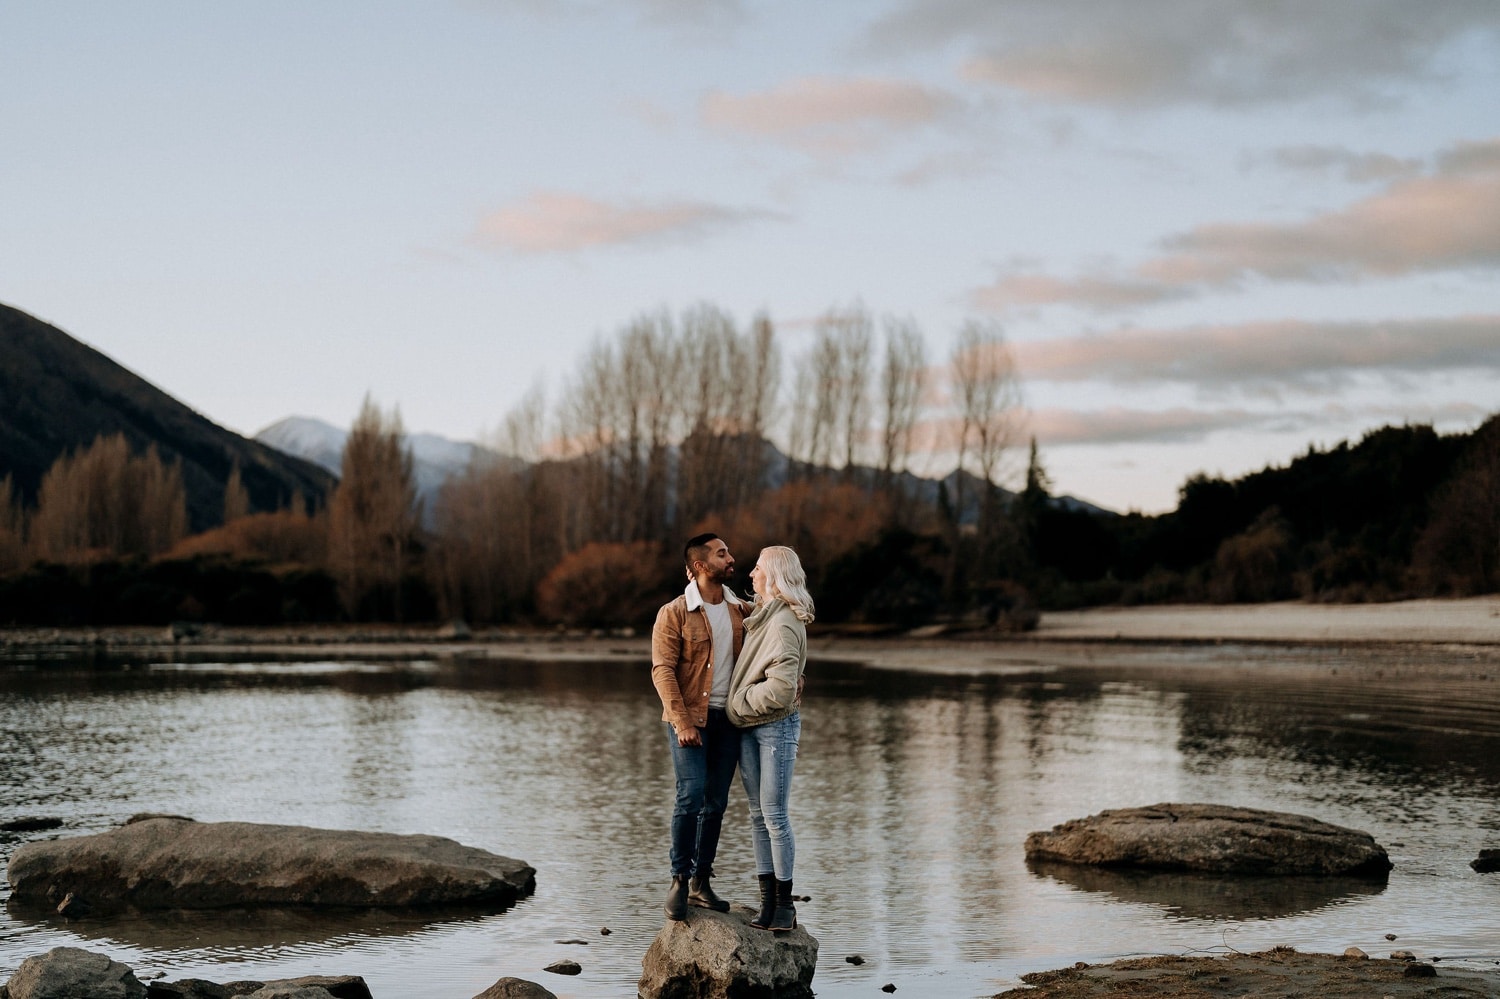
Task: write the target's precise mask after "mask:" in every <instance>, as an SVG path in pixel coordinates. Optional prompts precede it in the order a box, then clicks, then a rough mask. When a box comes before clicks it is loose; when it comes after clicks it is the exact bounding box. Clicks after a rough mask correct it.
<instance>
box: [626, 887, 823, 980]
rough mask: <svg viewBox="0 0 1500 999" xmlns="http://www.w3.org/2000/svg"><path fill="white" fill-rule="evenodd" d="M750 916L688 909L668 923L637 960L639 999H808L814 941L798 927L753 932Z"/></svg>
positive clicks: (736, 909) (739, 910) (742, 911)
mask: <svg viewBox="0 0 1500 999" xmlns="http://www.w3.org/2000/svg"><path fill="white" fill-rule="evenodd" d="M755 914H756V910H755V909H750V908H747V907H745V906H743V905H735V906H731V907H730V910H729V911H728V912H714V911H713V910H712V909H698V908H689V909H688V917H687V919H685V920H682V921H680V922H679V921H676V920H668V921H667V925H666V926H664V927H662V931H661V932H660V933H658V934H657V935H656V939H655V940H654V941H653V942H652V944H651V947H650V949H648V950H647V951H646V956H645V957H644V958H643V959H642V960H641V980H640V984H639V987H638V990H639V994H640V996H641V997H642V999H764V997H768V996H775V997H777V999H811V996H812V994H813V991H812V979H813V969H814V968H815V967H816V965H817V963H818V941H817V940H816V938H814V937H813V936H811V935H810V934H809V933H808V932H807V930H805V929H803V928H802V927H801V926H798V927H797V928H796V929H795V930H792V931H791V932H790V933H772V932H770V931H769V930H761V929H756V928H755V927H753V926H751V925H750V920H751V919H752V918H754V916H755Z"/></svg>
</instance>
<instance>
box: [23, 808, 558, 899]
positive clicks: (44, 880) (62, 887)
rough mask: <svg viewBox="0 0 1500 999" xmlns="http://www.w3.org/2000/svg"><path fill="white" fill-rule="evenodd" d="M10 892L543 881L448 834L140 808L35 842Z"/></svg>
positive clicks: (494, 893)
mask: <svg viewBox="0 0 1500 999" xmlns="http://www.w3.org/2000/svg"><path fill="white" fill-rule="evenodd" d="M9 878H10V884H11V895H12V897H13V898H14V899H16V900H17V901H20V902H27V901H32V902H47V903H50V904H52V905H57V904H58V903H60V902H61V901H62V900H63V899H64V898H66V897H67V896H68V895H69V894H73V895H74V896H75V898H80V897H81V898H82V899H84V900H86V901H87V902H88V903H89V904H90V905H92V906H95V907H100V906H104V907H109V906H123V905H131V906H135V907H136V908H140V909H215V908H222V907H227V906H256V905H308V906H350V907H365V906H372V907H381V908H393V907H417V906H450V905H451V906H486V907H493V908H495V909H502V908H505V907H506V906H509V905H511V904H512V903H514V902H515V901H516V900H517V899H519V898H521V897H523V896H526V895H530V894H531V893H532V892H533V891H535V890H536V871H534V870H532V868H531V867H529V866H527V865H526V864H525V863H524V862H522V861H519V860H513V859H511V858H510V857H502V856H499V855H498V854H494V853H490V852H488V851H487V850H480V849H477V848H475V847H470V846H464V845H462V844H460V843H457V842H454V841H453V840H451V839H445V838H443V837H441V836H398V835H395V834H392V833H369V832H343V831H338V830H332V829H311V828H308V827H306V826H276V825H262V824H259V823H253V822H194V821H193V820H192V819H185V818H182V817H180V816H137V817H135V818H133V819H131V820H130V821H129V822H127V823H126V824H125V825H123V826H121V827H120V828H118V829H112V830H110V831H109V832H105V833H99V834H97V835H93V836H77V837H72V838H69V839H58V840H50V841H47V842H40V843H28V844H26V845H25V846H22V847H20V848H19V849H17V850H16V852H15V853H14V854H12V855H11V858H10V867H9Z"/></svg>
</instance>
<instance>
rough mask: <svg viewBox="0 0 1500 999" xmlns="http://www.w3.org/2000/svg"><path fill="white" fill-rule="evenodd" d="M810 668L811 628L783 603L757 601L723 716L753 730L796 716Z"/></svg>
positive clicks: (777, 601) (735, 667)
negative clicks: (799, 691)
mask: <svg viewBox="0 0 1500 999" xmlns="http://www.w3.org/2000/svg"><path fill="white" fill-rule="evenodd" d="M806 668H807V626H806V625H804V624H803V623H802V622H801V621H799V620H797V615H796V614H794V613H792V608H791V606H790V605H788V604H787V602H786V601H785V600H782V599H780V598H774V599H772V600H769V601H767V600H759V601H757V602H756V604H755V610H753V611H752V612H751V613H750V616H749V617H747V618H746V619H745V644H744V645H743V646H741V648H740V653H739V656H738V657H737V658H736V659H735V661H734V674H733V677H732V678H731V679H730V681H729V703H728V704H726V705H725V708H724V710H725V712H726V713H727V714H728V715H729V721H730V722H731V723H732V724H733V725H735V726H736V727H737V728H752V727H754V726H756V725H765V724H767V723H769V722H773V721H780V720H781V719H783V718H785V717H787V716H788V715H790V714H791V713H792V712H793V711H796V710H797V708H798V707H799V705H798V703H797V681H798V680H800V679H801V678H802V671H803V670H805V669H806Z"/></svg>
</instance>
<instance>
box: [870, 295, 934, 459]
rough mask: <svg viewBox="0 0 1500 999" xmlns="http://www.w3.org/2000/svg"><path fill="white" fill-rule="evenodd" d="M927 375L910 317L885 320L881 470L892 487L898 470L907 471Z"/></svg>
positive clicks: (917, 331) (923, 351) (919, 336)
mask: <svg viewBox="0 0 1500 999" xmlns="http://www.w3.org/2000/svg"><path fill="white" fill-rule="evenodd" d="M926 376H927V356H926V347H925V344H924V341H923V339H922V332H921V330H920V329H918V328H917V324H916V323H915V322H913V321H912V320H910V319H893V318H889V317H888V318H887V319H886V321H885V364H884V366H883V367H882V368H881V371H880V388H881V399H880V402H881V421H880V423H881V427H880V473H881V479H882V482H883V484H884V485H885V487H886V488H888V489H889V488H891V487H892V486H893V485H894V483H895V479H896V475H897V474H898V473H900V472H905V471H909V470H910V469H909V467H908V463H909V462H910V460H911V452H912V438H913V436H914V434H915V431H916V425H917V416H918V415H919V414H920V412H921V408H922V390H923V386H924V382H925V381H926Z"/></svg>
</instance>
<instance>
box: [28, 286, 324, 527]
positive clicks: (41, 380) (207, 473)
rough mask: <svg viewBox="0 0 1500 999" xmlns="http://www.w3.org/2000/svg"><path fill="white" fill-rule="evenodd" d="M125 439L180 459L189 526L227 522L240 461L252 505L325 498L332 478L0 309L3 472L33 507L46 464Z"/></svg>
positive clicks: (43, 326) (37, 323)
mask: <svg viewBox="0 0 1500 999" xmlns="http://www.w3.org/2000/svg"><path fill="white" fill-rule="evenodd" d="M116 433H122V434H124V435H125V439H126V440H127V441H129V442H130V446H131V448H132V450H134V451H135V452H136V453H141V452H143V451H145V450H146V448H147V447H148V446H149V445H152V444H155V445H156V449H157V452H158V453H159V454H160V455H161V457H162V458H163V460H165V461H168V462H172V461H180V462H181V463H182V481H183V485H184V486H185V488H186V491H187V506H188V523H189V527H190V528H191V530H193V531H202V530H206V529H207V528H209V527H212V526H214V525H216V524H218V523H219V522H220V521H221V520H222V518H223V510H224V485H225V483H226V482H227V481H228V479H229V472H230V469H231V467H232V466H233V465H234V464H235V463H236V462H238V463H239V466H240V476H241V480H242V481H243V482H244V485H245V489H246V491H247V492H248V493H249V495H250V506H251V509H252V510H276V509H280V508H281V507H283V506H285V505H287V504H288V503H289V502H290V501H291V499H292V497H293V496H294V495H297V494H301V495H302V497H303V498H304V499H306V500H308V501H310V502H321V501H322V500H323V498H324V497H325V496H326V494H327V493H328V491H329V490H330V489H331V488H332V487H333V484H334V479H333V477H332V476H330V475H329V474H328V473H327V472H326V471H324V470H323V469H321V468H319V467H317V466H316V465H314V464H312V463H310V462H306V461H303V460H301V459H299V458H294V457H291V456H289V455H286V454H283V453H282V452H280V451H277V450H275V449H274V448H270V447H267V446H265V445H264V444H260V443H258V442H256V441H252V440H248V439H246V438H244V437H241V436H240V435H239V434H236V433H234V432H233V431H230V430H226V429H224V428H223V427H221V426H219V425H218V424H216V423H214V422H212V421H211V420H209V419H208V418H207V417H205V416H203V415H201V414H200V413H197V412H195V411H194V410H192V409H190V408H189V407H188V406H185V405H184V404H182V403H181V402H178V401H177V400H176V399H174V398H172V397H171V396H170V395H168V394H167V393H165V392H163V391H162V390H161V389H159V388H157V387H156V386H154V385H152V384H151V383H150V382H147V381H146V380H145V379H143V378H141V377H140V376H138V375H136V374H134V373H132V372H130V371H128V370H126V369H125V368H123V367H121V366H120V365H119V364H116V363H115V362H114V361H112V360H110V359H109V358H108V357H106V356H105V355H103V354H101V353H99V351H97V350H94V349H93V348H92V347H89V346H87V345H86V344H83V343H80V342H79V341H77V340H75V339H74V338H73V337H71V336H69V335H68V334H67V333H64V332H63V331H62V330H60V329H58V328H57V327H55V326H51V325H48V324H47V323H44V322H42V321H41V320H40V319H37V318H36V317H34V316H30V315H28V314H26V313H25V312H22V311H21V310H19V309H15V308H12V307H10V306H6V305H0V477H3V476H5V475H7V474H9V475H11V476H13V479H14V482H15V485H16V490H17V492H18V493H19V494H20V496H21V498H22V501H23V502H24V503H28V504H31V503H35V501H36V492H37V488H38V486H40V485H41V481H42V475H43V474H44V473H45V472H46V471H47V469H48V468H49V467H50V466H51V465H52V463H53V462H54V461H56V460H57V459H58V458H59V457H61V456H62V455H63V454H64V453H66V452H68V451H70V450H77V449H80V448H83V447H87V446H88V445H89V444H91V443H93V441H94V439H95V438H96V437H99V436H101V435H103V436H111V435H113V434H116Z"/></svg>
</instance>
